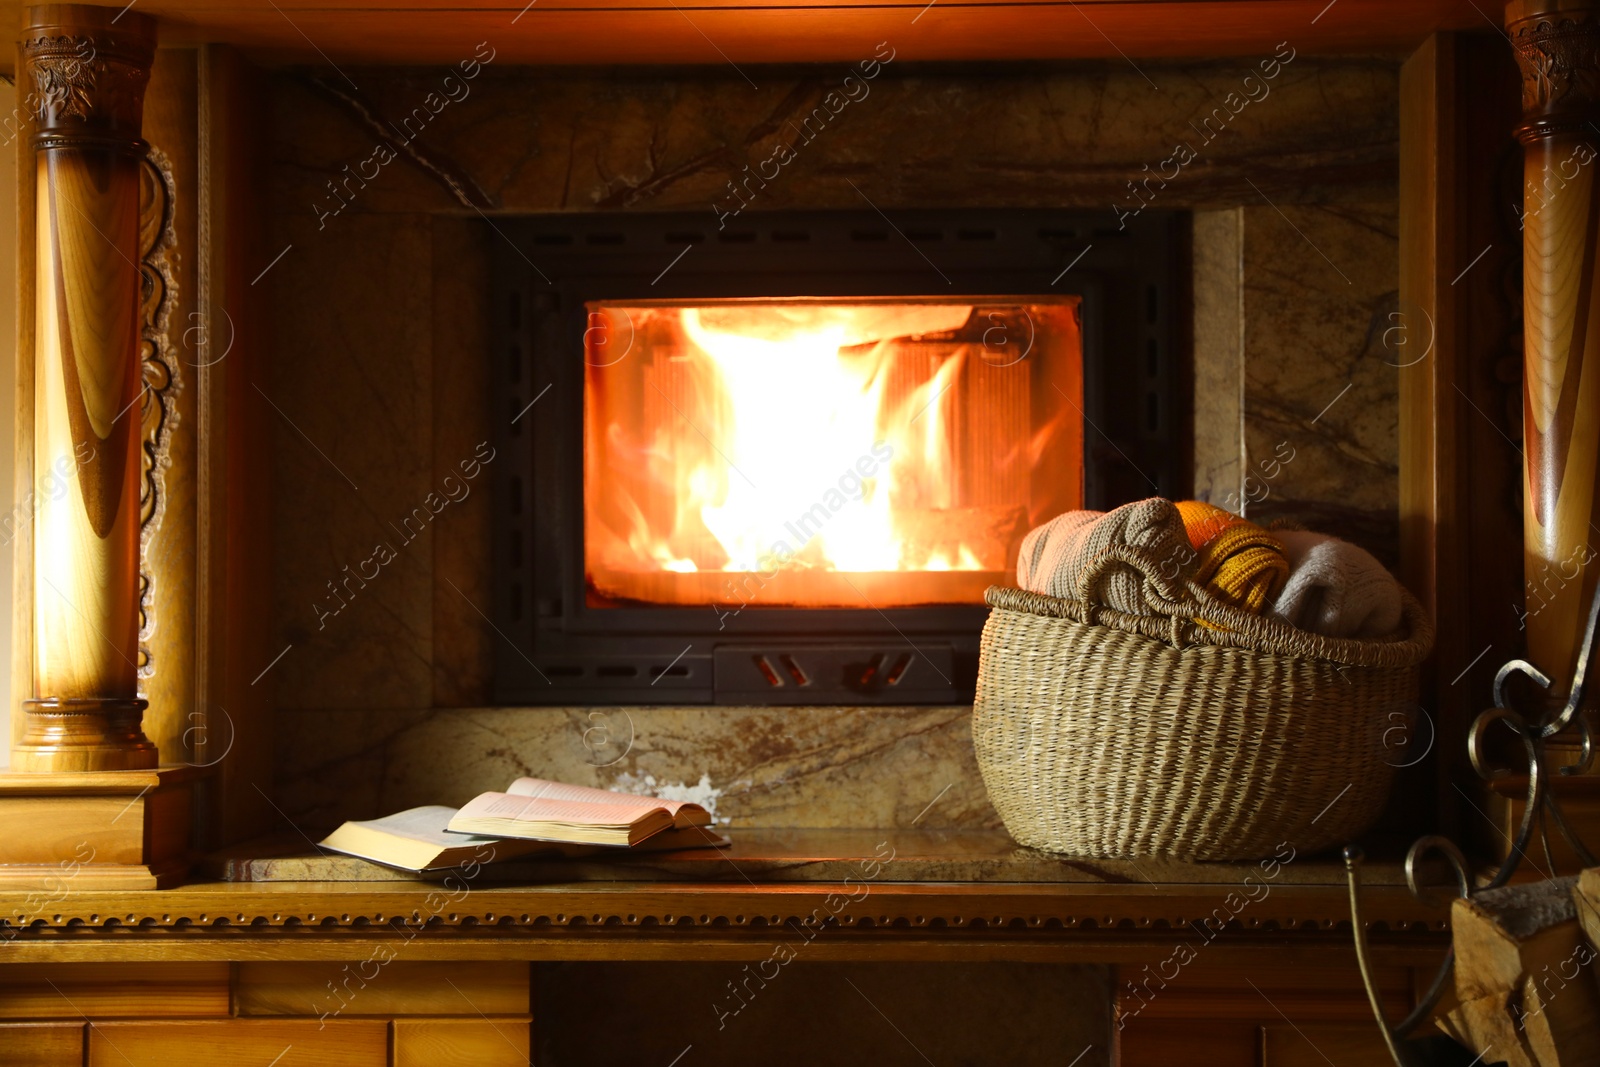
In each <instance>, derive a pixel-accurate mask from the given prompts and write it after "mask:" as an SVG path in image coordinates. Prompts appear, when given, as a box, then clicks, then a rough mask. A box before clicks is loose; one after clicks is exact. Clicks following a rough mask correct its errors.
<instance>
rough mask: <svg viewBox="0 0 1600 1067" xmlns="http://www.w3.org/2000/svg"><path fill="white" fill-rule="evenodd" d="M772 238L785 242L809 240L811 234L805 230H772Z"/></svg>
mask: <svg viewBox="0 0 1600 1067" xmlns="http://www.w3.org/2000/svg"><path fill="white" fill-rule="evenodd" d="M772 239H773V240H774V241H785V242H796V241H809V240H811V234H809V233H807V232H806V231H805V230H773V231H772Z"/></svg>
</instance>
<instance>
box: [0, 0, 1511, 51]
mask: <svg viewBox="0 0 1600 1067" xmlns="http://www.w3.org/2000/svg"><path fill="white" fill-rule="evenodd" d="M23 6H24V5H22V4H18V3H16V2H15V0H8V2H7V3H5V4H4V5H0V8H4V9H8V10H10V11H13V12H19V13H20V11H21V9H22V8H23ZM114 6H115V5H114ZM137 10H138V11H141V12H144V13H146V14H149V15H153V16H155V17H157V18H158V19H159V20H160V22H161V26H162V39H163V41H164V42H166V43H168V44H173V45H194V44H200V43H223V44H231V45H236V46H239V47H241V48H243V49H246V50H247V51H249V52H250V54H252V55H253V56H258V57H260V58H263V59H266V60H268V61H270V62H294V63H308V64H326V63H328V62H333V63H336V64H354V65H360V64H389V63H434V64H449V63H454V62H456V61H458V60H459V59H461V58H462V57H464V56H470V55H472V54H473V49H474V48H475V47H476V46H477V45H478V43H479V42H482V41H487V42H488V43H489V44H490V45H491V46H492V47H493V48H494V49H495V50H496V59H495V62H496V63H499V64H538V65H558V66H561V65H572V64H598V65H613V64H663V63H673V64H703V65H712V64H721V63H726V62H731V63H736V64H745V63H752V64H753V63H801V62H852V61H855V60H858V59H861V58H862V57H863V56H865V55H867V54H870V52H871V50H872V48H873V47H874V46H875V45H876V44H877V43H878V42H879V41H887V42H889V43H890V44H892V45H893V47H894V48H895V49H896V51H897V58H898V59H903V60H912V61H917V60H933V61H950V60H962V61H973V60H978V61H991V62H1014V61H1027V60H1060V59H1112V60H1119V61H1120V60H1122V59H1125V58H1129V57H1131V58H1134V59H1145V58H1151V59H1155V58H1163V59H1177V58H1191V57H1206V56H1232V55H1255V54H1263V55H1265V54H1270V53H1271V52H1272V51H1273V49H1274V48H1275V47H1277V45H1278V44H1279V42H1284V41H1286V42H1288V43H1289V44H1291V45H1292V46H1293V47H1294V48H1296V49H1297V50H1298V51H1301V52H1306V53H1310V54H1317V53H1324V54H1333V53H1351V52H1367V53H1372V52H1382V53H1390V54H1395V55H1404V54H1407V53H1409V52H1411V51H1412V50H1413V49H1415V48H1416V47H1417V46H1418V45H1419V44H1420V43H1421V42H1422V41H1423V39H1424V38H1426V37H1427V36H1428V35H1429V34H1430V33H1434V32H1437V31H1440V30H1478V31H1483V30H1488V29H1498V28H1499V27H1498V25H1497V24H1495V23H1492V22H1490V21H1489V19H1490V18H1491V17H1494V18H1497V17H1498V16H1499V10H1498V7H1497V5H1494V4H1488V3H1481V2H1480V3H1475V2H1474V0H1405V2H1403V3H1395V2H1393V0H1335V2H1333V3H1329V2H1328V0H936V2H935V3H928V2H927V0H891V2H888V3H880V2H877V0H777V2H757V3H747V2H744V0H696V2H693V3H684V4H674V3H659V2H657V0H538V2H537V3H527V2H526V0H496V2H493V3H481V2H477V0H420V2H419V0H401V2H398V3H386V2H379V0H282V2H281V3H269V2H268V0H244V2H240V3H232V4H230V3H225V2H219V0H142V2H141V3H140V4H139V6H138V8H137ZM19 24H20V23H19ZM863 50H865V51H863Z"/></svg>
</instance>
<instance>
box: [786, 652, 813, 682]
mask: <svg viewBox="0 0 1600 1067" xmlns="http://www.w3.org/2000/svg"><path fill="white" fill-rule="evenodd" d="M778 662H779V663H781V664H783V669H784V670H786V671H788V672H789V677H791V678H793V679H794V684H795V685H810V684H811V679H810V678H807V677H806V672H805V671H803V670H801V669H800V664H798V663H796V662H795V661H794V657H793V656H791V655H789V654H788V653H784V654H783V655H781V656H779V657H778Z"/></svg>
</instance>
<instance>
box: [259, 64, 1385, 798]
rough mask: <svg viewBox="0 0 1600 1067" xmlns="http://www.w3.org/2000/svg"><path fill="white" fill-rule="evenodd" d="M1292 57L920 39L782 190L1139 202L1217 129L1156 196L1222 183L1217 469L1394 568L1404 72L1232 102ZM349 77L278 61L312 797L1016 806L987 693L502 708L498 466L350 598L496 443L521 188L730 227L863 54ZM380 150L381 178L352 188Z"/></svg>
mask: <svg viewBox="0 0 1600 1067" xmlns="http://www.w3.org/2000/svg"><path fill="white" fill-rule="evenodd" d="M1290 51H1291V52H1292V50H1290ZM1268 58H1270V57H1266V56H1261V57H1242V58H1240V59H1238V60H1219V61H1207V62H1203V63H1186V64H1144V65H1143V66H1142V67H1141V68H1140V70H1134V69H1132V68H1131V67H1130V66H1129V65H1128V64H1125V63H1121V62H1116V63H1098V62H1095V63H1081V64H1071V65H1051V66H1027V65H1006V66H982V67H975V66H965V67H943V66H939V67H914V66H910V65H906V64H903V63H895V62H893V61H890V62H888V63H887V64H886V65H884V66H883V67H882V68H881V70H880V71H879V73H878V75H877V76H876V77H875V78H873V79H872V80H871V82H870V93H869V94H867V95H865V96H864V97H862V98H861V99H859V100H853V101H851V102H850V103H849V104H848V106H846V107H844V108H843V109H842V110H840V111H839V113H838V114H837V115H836V116H834V117H833V119H832V120H831V121H830V122H829V123H828V125H827V126H826V128H825V129H824V130H823V131H822V132H821V133H820V135H818V136H817V137H816V139H815V140H814V141H813V142H811V143H809V144H808V145H807V147H806V150H805V151H804V152H802V153H799V154H798V155H797V157H796V158H794V159H793V160H792V162H790V163H789V164H787V165H786V166H784V168H783V170H782V173H781V174H780V176H779V178H778V179H776V180H773V181H771V182H769V183H768V184H767V187H766V188H765V189H763V190H762V191H761V193H760V196H759V198H758V199H757V201H756V202H755V203H753V204H752V205H751V210H756V209H760V208H772V209H779V208H782V209H797V208H851V209H855V208H859V207H861V206H862V201H861V194H863V193H864V194H867V195H868V196H870V197H871V200H872V203H873V204H875V205H876V206H878V207H880V208H883V209H885V210H891V209H895V208H924V209H926V208H938V207H949V206H955V205H961V206H1003V207H1049V206H1058V207H1083V208H1092V209H1099V210H1106V209H1110V208H1113V207H1115V208H1119V209H1121V210H1133V209H1136V208H1137V207H1138V204H1139V200H1138V199H1137V198H1136V197H1135V194H1134V193H1133V192H1131V191H1130V189H1129V187H1128V185H1127V183H1128V182H1129V181H1130V180H1132V179H1139V180H1141V181H1142V180H1143V179H1145V178H1147V177H1148V175H1150V174H1151V173H1152V172H1158V171H1160V170H1161V169H1162V168H1163V164H1164V163H1165V164H1166V166H1167V168H1168V169H1167V170H1166V173H1168V174H1171V169H1170V167H1171V165H1172V164H1171V162H1170V161H1171V160H1172V159H1173V158H1174V149H1175V145H1179V144H1187V145H1189V146H1190V147H1191V148H1193V149H1194V150H1195V151H1194V155H1193V158H1192V160H1190V161H1188V162H1187V163H1185V164H1184V165H1183V166H1182V167H1181V168H1180V172H1179V173H1178V174H1177V176H1176V177H1173V178H1172V179H1171V180H1170V181H1168V182H1166V184H1165V185H1164V186H1163V185H1161V184H1160V182H1159V181H1151V182H1150V184H1149V185H1148V186H1147V187H1146V186H1142V188H1148V189H1149V190H1151V192H1150V193H1149V194H1148V196H1149V197H1150V199H1149V201H1148V203H1149V206H1150V207H1152V208H1161V209H1174V210H1187V211H1192V212H1194V214H1193V226H1192V263H1193V270H1192V280H1193V348H1194V353H1195V361H1194V401H1195V402H1194V407H1195V418H1194V430H1195V441H1194V456H1195V477H1194V492H1195V495H1196V496H1199V497H1202V498H1207V499H1211V500H1213V501H1216V502H1218V503H1227V502H1228V501H1229V498H1230V494H1234V497H1233V499H1235V500H1237V499H1238V495H1239V494H1243V495H1246V496H1248V497H1250V498H1252V499H1253V501H1254V502H1253V503H1252V504H1251V505H1250V506H1251V509H1252V514H1260V515H1266V516H1279V515H1290V516H1296V517H1299V518H1301V519H1303V520H1304V521H1306V522H1307V523H1308V524H1311V525H1315V526H1319V527H1321V528H1327V529H1333V530H1338V531H1342V532H1344V533H1345V534H1346V535H1347V536H1351V537H1353V538H1355V539H1357V540H1359V541H1361V542H1362V543H1364V544H1366V545H1367V546H1368V547H1369V548H1371V549H1372V550H1373V551H1375V552H1377V553H1378V554H1379V555H1380V556H1382V557H1384V558H1386V559H1387V560H1388V561H1390V562H1393V560H1394V558H1395V557H1396V555H1397V548H1396V537H1397V534H1396V525H1397V520H1396V498H1397V473H1398V446H1397V440H1396V430H1397V421H1398V403H1397V381H1396V373H1397V372H1396V368H1395V366H1394V363H1395V362H1396V357H1395V353H1394V351H1393V348H1392V342H1393V340H1394V338H1393V335H1392V334H1391V333H1390V332H1388V331H1387V327H1388V326H1389V325H1390V324H1391V323H1392V321H1393V320H1392V319H1391V318H1390V316H1391V315H1393V314H1395V313H1396V311H1397V308H1396V290H1397V287H1398V282H1397V273H1398V252H1397V226H1398V223H1397V158H1398V113H1397V103H1396V101H1397V98H1398V63H1397V62H1396V61H1394V60H1392V59H1387V58H1347V59H1327V58H1314V57H1310V56H1292V57H1290V58H1287V59H1285V58H1283V57H1282V56H1280V57H1278V58H1279V62H1280V67H1279V71H1278V73H1277V75H1276V76H1275V77H1274V78H1273V79H1272V80H1271V81H1270V92H1269V93H1268V94H1267V95H1266V96H1264V97H1263V98H1261V99H1259V100H1256V101H1251V102H1248V104H1247V105H1245V106H1243V107H1242V108H1241V109H1240V110H1238V111H1237V113H1234V112H1233V111H1232V109H1231V108H1229V109H1227V110H1224V111H1223V112H1221V114H1222V115H1225V116H1227V118H1228V121H1227V123H1226V125H1225V127H1224V128H1221V129H1217V122H1216V120H1213V121H1212V122H1211V124H1210V125H1209V126H1207V125H1206V119H1207V117H1208V116H1212V115H1215V114H1217V112H1216V109H1217V108H1219V107H1223V106H1224V101H1225V100H1226V99H1227V98H1228V96H1229V94H1230V93H1233V92H1234V91H1235V90H1236V89H1237V87H1238V86H1239V84H1240V81H1241V79H1242V78H1243V77H1244V76H1245V75H1246V74H1249V73H1251V72H1252V71H1254V70H1256V69H1258V66H1259V64H1260V63H1261V62H1262V61H1263V60H1266V59H1268ZM349 73H351V74H352V76H353V78H354V81H355V82H356V83H357V84H359V85H360V87H361V88H360V90H359V92H353V91H351V90H350V89H349V87H348V86H342V85H334V84H332V83H331V82H330V81H329V80H328V79H327V78H325V77H322V76H319V75H316V74H313V73H308V72H302V71H296V70H288V71H282V72H278V73H276V74H274V75H273V85H272V99H273V108H272V130H271V131H270V137H271V145H272V156H273V160H274V162H273V166H272V168H271V174H270V189H271V197H270V201H269V203H270V208H271V211H272V213H273V219H272V226H273V245H274V247H275V248H276V247H283V246H288V247H289V251H288V252H287V253H286V254H285V256H284V259H283V262H282V263H281V264H280V265H279V266H278V267H277V268H276V269H274V270H273V271H272V273H271V274H270V275H269V276H268V278H267V279H266V280H265V282H264V284H269V285H270V287H271V293H270V296H271V301H272V307H273V309H274V324H273V325H274V333H273V338H272V358H271V364H272V367H273V369H272V374H271V380H270V384H268V386H267V387H268V388H269V389H270V390H271V393H272V398H273V400H274V402H275V404H276V405H277V406H279V407H280V408H281V411H280V412H279V414H280V415H281V416H282V417H281V418H277V421H276V422H275V429H274V435H275V436H274V439H273V453H274V457H275V481H274V485H273V492H274V498H275V505H276V506H275V525H274V529H273V531H272V535H273V541H274V558H273V561H272V571H273V578H274V585H275V588H276V601H275V614H276V625H277V630H278V634H279V638H280V642H281V643H284V644H288V645H289V646H290V648H289V651H288V652H287V653H286V654H285V656H284V657H283V659H282V661H281V662H280V663H278V664H277V665H276V667H275V668H274V669H273V672H272V675H271V677H272V680H273V683H274V684H275V686H276V701H277V708H278V711H277V730H276V735H277V767H278V769H277V774H278V790H277V796H278V798H279V803H280V804H281V805H282V806H283V810H284V812H285V814H286V815H287V816H288V817H289V818H291V819H293V820H294V821H295V822H297V823H300V824H303V825H306V826H308V827H319V826H324V825H328V826H331V825H332V824H334V823H336V822H338V821H339V820H341V819H344V818H363V817H370V816H374V815H377V814H381V813H384V812H387V811H393V810H396V809H399V808H403V807H407V806H410V805H414V804H423V803H449V804H456V803H461V802H464V801H465V800H467V799H468V798H469V797H470V796H472V795H473V794H475V793H477V792H479V791H481V790H483V789H487V788H495V787H498V786H500V785H502V784H503V783H504V782H506V781H508V780H509V779H510V778H512V777H515V776H516V775H519V774H527V773H533V774H540V775H545V776H550V777H556V778H562V779H566V780H570V781H578V782H585V783H590V784H594V785H598V786H602V787H607V788H627V789H641V790H643V789H653V790H661V789H665V790H667V791H668V792H669V794H671V795H682V796H693V797H695V798H697V799H702V800H705V801H706V802H708V803H710V804H712V805H714V807H715V811H716V815H717V818H718V820H719V822H722V823H724V824H726V825H730V826H735V827H750V828H773V827H846V828H847V827H888V826H899V827H910V826H912V825H915V826H916V827H917V828H918V829H943V828H981V827H992V826H996V825H998V820H997V817H996V815H995V813H994V811H993V809H992V807H991V806H990V804H989V802H988V800H987V797H986V796H985V794H984V790H983V786H982V782H981V781H980V780H979V777H978V774H977V769H976V766H975V764H974V761H973V755H972V745H971V740H970V735H969V732H968V731H969V718H968V717H969V713H970V709H969V708H967V707H871V708H865V707H861V708H858V707H820V708H781V707H764V708H738V707H731V708H730V707H670V708H669V707H629V708H603V709H590V708H512V707H491V706H489V700H490V698H489V693H490V661H491V656H492V652H493V647H492V646H493V643H494V642H496V641H499V640H501V638H500V637H498V636H497V635H496V633H495V632H494V630H493V629H491V627H490V626H489V625H488V624H487V623H486V622H485V620H484V618H483V617H482V616H481V615H480V614H479V611H478V607H477V606H478V605H485V604H486V603H487V601H488V596H489V592H488V590H489V581H490V576H489V563H488V543H489V530H488V521H489V509H488V501H487V493H488V485H487V479H482V478H480V479H478V480H477V482H476V483H474V484H472V486H471V487H470V491H469V492H468V493H467V495H466V496H465V497H463V498H461V499H460V500H458V501H453V502H452V503H450V504H449V506H448V507H446V508H444V509H443V510H442V511H441V512H440V513H439V514H438V515H437V517H436V519H435V520H434V521H433V522H432V524H431V525H430V526H429V527H428V528H427V529H426V530H424V531H423V533H422V534H421V535H420V536H418V537H417V538H416V539H415V540H412V541H410V542H409V543H407V544H405V545H404V547H403V548H401V549H400V551H399V553H398V556H397V558H396V559H394V560H393V561H392V562H391V563H389V564H387V565H385V566H384V567H383V569H382V573H381V574H380V576H379V578H378V579H377V580H374V581H372V582H370V583H368V584H367V585H366V586H365V587H363V588H362V589H361V590H360V592H359V595H357V596H356V597H354V598H350V599H348V601H347V602H345V603H344V604H343V605H342V606H341V607H340V608H339V610H338V611H337V612H330V611H328V610H327V606H328V605H331V604H332V603H333V602H332V601H330V600H329V599H328V589H327V585H328V583H329V582H330V581H333V580H337V579H339V578H341V577H342V574H343V572H342V568H343V567H345V566H354V564H355V563H356V562H357V561H359V560H362V559H366V558H368V557H369V556H370V555H371V553H372V550H373V545H374V542H375V541H378V540H383V539H385V538H386V536H387V535H386V534H385V532H384V531H385V530H386V528H387V527H388V523H389V522H390V521H395V520H398V519H399V517H401V516H402V515H404V514H406V513H407V512H409V511H410V510H411V509H412V508H413V507H414V506H416V505H418V504H420V503H421V502H422V501H423V500H424V498H425V497H426V496H427V494H429V493H430V492H434V491H436V490H437V489H438V487H439V486H440V484H441V481H442V479H443V477H444V476H445V475H446V474H448V473H451V472H452V471H455V470H457V469H459V464H460V463H461V461H463V460H468V459H471V458H473V457H475V456H476V457H477V458H478V459H479V460H482V459H483V456H482V453H481V452H480V451H479V446H480V442H484V441H487V440H490V437H491V435H490V433H489V431H488V429H487V427H488V421H487V420H488V418H489V394H490V391H489V387H488V383H487V380H486V371H487V367H486V360H485V358H484V352H485V350H486V345H487V342H486V333H487V325H486V324H487V311H486V308H485V294H486V291H487V260H488V243H490V242H494V241H497V240H500V238H499V237H498V236H497V234H496V231H495V228H494V224H493V219H494V214H495V212H496V211H497V210H498V211H507V212H548V211H575V210H583V211H596V210H616V211H627V210H704V211H705V212H706V213H707V218H708V220H712V219H713V218H714V215H713V212H714V211H715V210H718V208H716V207H715V206H714V205H716V204H718V203H719V202H720V203H721V204H722V210H726V207H727V204H726V198H727V195H728V193H727V183H728V181H729V180H730V179H732V178H733V177H735V176H736V175H738V174H740V173H741V172H742V168H743V167H744V166H746V165H747V164H750V165H754V164H756V163H757V162H758V161H760V160H762V159H766V158H768V157H769V156H770V155H771V154H772V152H773V149H774V145H775V144H776V140H777V138H779V137H780V136H782V134H781V132H780V131H781V130H782V128H783V127H784V125H785V123H786V122H788V121H789V120H790V119H791V118H792V117H793V116H795V115H800V114H805V113H808V112H810V111H811V109H812V108H814V107H816V106H821V105H823V104H824V99H825V97H826V95H827V94H828V93H829V92H830V91H832V90H833V89H834V87H835V86H837V85H838V84H840V82H841V80H842V79H843V78H844V77H845V76H846V75H847V74H849V73H850V70H849V69H848V68H846V67H843V66H841V67H840V68H839V69H837V70H835V69H833V68H832V67H821V66H819V67H808V68H796V69H782V68H750V69H746V70H744V71H743V73H742V74H741V73H738V72H735V71H734V70H731V69H728V68H726V67H722V68H715V67H712V68H704V69H698V68H674V69H672V70H671V71H662V70H638V69H628V70H592V69H582V70H567V71H559V72H548V71H533V70H528V69H518V68H510V67H505V66H502V65H499V64H496V63H494V62H493V58H492V57H490V58H489V59H488V60H486V61H485V62H484V64H483V66H482V69H481V70H480V71H479V73H478V75H477V76H476V77H475V78H473V79H472V80H471V81H470V82H468V83H466V84H467V90H468V91H467V92H466V93H465V95H460V94H459V91H458V94H457V95H458V96H459V98H454V97H452V98H450V99H447V100H443V102H442V103H436V104H435V103H427V101H430V100H432V101H435V102H438V101H441V100H442V98H441V97H439V96H438V95H437V93H438V88H439V85H440V84H441V83H442V80H443V78H444V77H445V76H446V75H447V74H448V73H449V72H448V71H446V70H443V69H419V70H399V69H391V68H385V69H373V70H362V71H351V72H349ZM747 77H748V79H749V80H748V81H747V80H746V78H747ZM430 94H433V95H432V96H430ZM1234 99H1235V100H1237V99H1239V98H1238V97H1237V96H1235V97H1234ZM419 107H424V108H428V109H430V113H429V115H428V121H427V122H426V124H425V129H422V130H421V132H420V134H419V135H418V136H417V137H416V138H415V139H414V140H413V141H411V142H410V143H409V145H408V146H407V148H406V151H404V152H400V153H394V152H380V151H379V150H378V149H379V147H380V146H381V145H382V144H383V143H384V138H385V136H388V137H389V138H390V139H391V140H393V139H394V137H393V134H392V133H389V134H387V135H386V133H385V131H386V130H392V127H389V126H388V125H387V123H388V122H390V121H394V122H398V121H400V120H401V118H402V116H407V115H411V114H415V113H416V112H415V109H417V108H419ZM435 107H436V110H434V108H435ZM1208 133H1209V135H1210V136H1209V139H1208V137H1207V134H1208ZM384 156H388V157H390V158H387V159H383V158H382V157H384ZM346 167H349V168H350V171H347V170H346V169H345V168H346ZM374 168H376V176H375V177H371V178H370V179H369V180H366V181H365V182H362V183H349V184H347V185H345V186H343V187H344V188H345V189H347V190H348V191H349V192H350V195H349V196H348V197H346V196H343V195H339V194H336V193H335V192H334V191H332V190H331V189H330V186H329V183H330V181H340V182H342V181H344V180H345V177H346V175H347V174H348V173H350V172H351V171H357V170H359V172H360V173H362V174H367V175H370V174H373V172H374ZM852 183H854V185H855V186H856V187H857V188H859V190H860V192H857V189H856V188H852ZM336 206H337V210H335V207H336ZM540 254H550V253H549V252H548V250H546V251H543V252H541V253H540ZM536 258H537V257H536ZM1290 453H1292V456H1293V458H1292V459H1291V460H1289V461H1287V462H1278V463H1275V464H1274V463H1273V462H1272V461H1273V460H1274V459H1277V460H1280V461H1281V460H1282V459H1283V457H1284V456H1285V455H1288V454H1290ZM487 462H489V463H491V464H492V462H493V459H489V460H487ZM1268 471H1271V472H1272V473H1271V474H1270V476H1268V475H1267V472H1268ZM1250 472H1254V473H1253V475H1252V477H1251V479H1250V480H1249V481H1246V474H1247V473H1250ZM319 604H320V605H324V609H323V610H322V611H319V610H318V609H317V607H316V605H319Z"/></svg>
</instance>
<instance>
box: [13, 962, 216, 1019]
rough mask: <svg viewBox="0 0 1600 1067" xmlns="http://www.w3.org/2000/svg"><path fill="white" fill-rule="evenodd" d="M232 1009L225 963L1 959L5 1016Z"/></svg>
mask: <svg viewBox="0 0 1600 1067" xmlns="http://www.w3.org/2000/svg"><path fill="white" fill-rule="evenodd" d="M227 1014H228V965H227V964H225V963H170V964H145V963H42V964H28V963H4V964H0V1018H7V1019H82V1018H83V1017H85V1016H88V1017H89V1018H92V1019H98V1018H101V1017H104V1016H118V1015H131V1016H136V1017H141V1018H144V1017H151V1016H154V1017H172V1016H206V1015H227Z"/></svg>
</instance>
